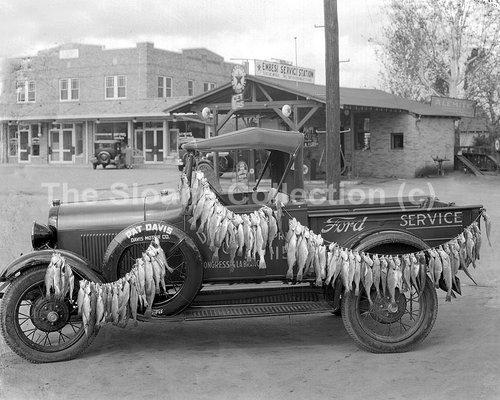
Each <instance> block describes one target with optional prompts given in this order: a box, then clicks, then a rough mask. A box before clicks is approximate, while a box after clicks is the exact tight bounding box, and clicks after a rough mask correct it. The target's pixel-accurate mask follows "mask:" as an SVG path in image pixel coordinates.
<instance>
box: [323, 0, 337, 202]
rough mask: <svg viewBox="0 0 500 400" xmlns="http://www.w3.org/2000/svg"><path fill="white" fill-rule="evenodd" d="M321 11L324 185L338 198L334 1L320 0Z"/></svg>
mask: <svg viewBox="0 0 500 400" xmlns="http://www.w3.org/2000/svg"><path fill="white" fill-rule="evenodd" d="M323 2H324V9H325V71H326V185H327V187H328V188H329V189H333V198H334V199H338V198H339V196H340V94H339V24H338V18H337V0H323Z"/></svg>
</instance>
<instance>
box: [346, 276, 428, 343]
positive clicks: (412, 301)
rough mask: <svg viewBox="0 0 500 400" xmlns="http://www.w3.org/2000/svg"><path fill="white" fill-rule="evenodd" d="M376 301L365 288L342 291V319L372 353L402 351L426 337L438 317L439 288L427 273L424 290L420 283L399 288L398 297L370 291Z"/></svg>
mask: <svg viewBox="0 0 500 400" xmlns="http://www.w3.org/2000/svg"><path fill="white" fill-rule="evenodd" d="M370 297H371V299H372V304H370V302H369V300H368V296H367V295H366V293H365V292H364V291H363V290H362V291H360V294H359V295H358V296H356V295H355V294H354V292H353V291H350V292H348V293H345V294H342V320H343V322H344V326H345V328H346V330H347V332H348V333H349V335H350V336H351V337H352V338H353V339H354V341H355V342H356V344H357V345H358V346H359V347H361V348H362V349H365V350H368V351H370V352H372V353H399V352H405V351H408V350H410V349H411V348H412V347H413V346H415V345H417V344H418V343H419V342H421V341H422V340H424V339H425V337H426V336H427V335H428V334H429V332H430V331H431V329H432V327H433V326H434V322H435V321H436V317H437V310H438V301H437V295H436V290H435V289H434V286H433V284H432V282H431V280H430V278H429V277H427V282H426V285H425V288H424V290H423V292H422V293H420V292H419V290H418V289H417V288H416V287H411V288H410V289H409V290H408V291H406V292H399V291H398V289H396V295H395V301H394V303H392V302H391V299H390V297H389V296H388V294H387V296H383V295H381V296H377V295H376V292H375V290H374V288H373V287H372V291H371V293H370Z"/></svg>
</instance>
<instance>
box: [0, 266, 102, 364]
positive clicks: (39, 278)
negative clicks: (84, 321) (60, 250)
mask: <svg viewBox="0 0 500 400" xmlns="http://www.w3.org/2000/svg"><path fill="white" fill-rule="evenodd" d="M46 269H47V266H46V265H39V266H36V267H34V268H32V269H29V270H28V271H26V272H23V273H22V274H21V275H20V276H18V277H17V278H15V279H14V280H13V281H12V282H11V284H10V285H9V287H8V288H7V291H6V292H5V294H4V296H3V298H2V301H0V331H1V333H2V336H3V338H4V340H5V342H6V343H7V345H8V346H9V347H10V348H11V349H12V350H13V351H14V352H15V353H16V354H17V355H19V356H21V357H22V358H24V359H26V360H28V361H30V362H32V363H36V364H38V363H49V362H57V361H67V360H71V359H73V358H76V357H78V356H79V355H80V354H81V353H83V352H84V351H85V349H87V347H89V346H90V344H91V343H92V342H93V341H94V339H95V337H96V336H97V334H98V333H99V328H94V330H93V331H92V333H91V334H90V335H88V336H87V337H86V336H85V334H83V335H82V336H81V338H80V339H79V340H78V341H77V342H75V343H74V344H73V345H71V347H69V348H67V349H64V350H62V351H58V352H54V353H43V352H40V351H37V350H34V349H32V348H31V347H29V346H28V345H27V344H26V343H24V342H23V341H22V340H21V339H19V337H18V334H17V331H16V328H15V326H14V324H13V323H12V320H13V318H16V317H17V316H16V315H14V314H15V306H16V303H17V300H18V297H19V296H21V295H22V294H23V293H24V291H25V290H26V289H27V288H28V287H30V286H31V285H33V284H35V283H37V282H44V278H45V271H46Z"/></svg>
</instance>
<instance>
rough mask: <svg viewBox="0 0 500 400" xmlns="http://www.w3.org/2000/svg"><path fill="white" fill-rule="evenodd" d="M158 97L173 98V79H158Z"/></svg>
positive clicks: (165, 77)
mask: <svg viewBox="0 0 500 400" xmlns="http://www.w3.org/2000/svg"><path fill="white" fill-rule="evenodd" d="M158 97H172V78H170V77H168V76H159V77H158Z"/></svg>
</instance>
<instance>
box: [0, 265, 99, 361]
mask: <svg viewBox="0 0 500 400" xmlns="http://www.w3.org/2000/svg"><path fill="white" fill-rule="evenodd" d="M46 269H47V265H39V266H37V267H34V268H32V269H30V270H28V271H26V272H24V273H22V274H21V275H19V276H18V277H17V278H15V279H14V280H13V281H12V283H11V284H10V285H9V287H8V289H7V291H6V292H5V294H4V297H3V299H2V301H1V302H0V329H1V332H2V336H3V337H4V339H5V342H6V343H7V344H8V346H9V347H10V348H11V349H12V350H13V351H14V352H15V353H17V354H18V355H19V356H21V357H23V358H25V359H26V360H28V361H31V362H33V363H46V362H55V361H65V360H71V359H73V358H75V357H77V356H78V355H79V354H80V353H82V352H83V351H84V350H85V349H86V348H87V347H88V346H89V345H90V344H91V343H92V341H93V340H94V338H95V337H96V336H97V333H98V331H99V329H98V328H95V327H94V329H91V330H90V332H89V334H88V335H86V334H85V331H84V328H83V321H82V318H81V316H78V310H77V309H76V298H77V297H78V288H79V281H80V279H82V278H85V277H83V276H81V275H79V274H78V272H76V271H75V270H74V269H73V273H74V275H75V289H74V291H73V299H72V302H70V299H69V297H66V298H65V299H63V300H57V299H55V298H54V297H53V296H51V297H48V298H47V297H46V296H45V279H44V278H45V271H46Z"/></svg>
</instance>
